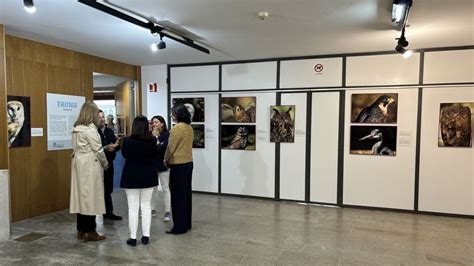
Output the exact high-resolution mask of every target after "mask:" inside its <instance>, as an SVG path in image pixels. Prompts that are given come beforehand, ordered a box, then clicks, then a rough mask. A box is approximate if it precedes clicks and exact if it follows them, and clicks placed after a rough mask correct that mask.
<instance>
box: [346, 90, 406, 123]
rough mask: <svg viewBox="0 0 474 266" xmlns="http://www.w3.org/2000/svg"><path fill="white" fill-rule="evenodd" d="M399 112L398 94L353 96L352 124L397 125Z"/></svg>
mask: <svg viewBox="0 0 474 266" xmlns="http://www.w3.org/2000/svg"><path fill="white" fill-rule="evenodd" d="M397 110H398V94H397V93H386V94H380V93H367V94H352V108H351V122H352V123H367V124H393V123H397Z"/></svg>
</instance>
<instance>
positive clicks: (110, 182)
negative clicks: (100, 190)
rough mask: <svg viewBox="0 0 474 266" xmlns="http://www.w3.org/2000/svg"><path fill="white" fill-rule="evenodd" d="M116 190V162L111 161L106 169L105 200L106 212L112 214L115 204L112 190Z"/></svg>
mask: <svg viewBox="0 0 474 266" xmlns="http://www.w3.org/2000/svg"><path fill="white" fill-rule="evenodd" d="M113 191H114V162H113V161H112V162H109V168H108V169H107V170H106V171H104V200H105V213H108V214H111V213H113V212H114V205H113V203H112V192H113Z"/></svg>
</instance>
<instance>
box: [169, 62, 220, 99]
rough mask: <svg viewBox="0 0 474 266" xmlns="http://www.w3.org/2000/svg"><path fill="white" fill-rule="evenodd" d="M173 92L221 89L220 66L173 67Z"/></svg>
mask: <svg viewBox="0 0 474 266" xmlns="http://www.w3.org/2000/svg"><path fill="white" fill-rule="evenodd" d="M170 71H171V73H170V75H171V92H184V91H189V92H196V91H218V90H219V66H218V65H210V66H191V67H172V68H171V70H170Z"/></svg>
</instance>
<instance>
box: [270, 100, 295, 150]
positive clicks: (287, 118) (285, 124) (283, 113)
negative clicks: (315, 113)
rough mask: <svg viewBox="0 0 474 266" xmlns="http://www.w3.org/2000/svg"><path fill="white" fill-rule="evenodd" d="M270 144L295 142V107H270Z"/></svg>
mask: <svg viewBox="0 0 474 266" xmlns="http://www.w3.org/2000/svg"><path fill="white" fill-rule="evenodd" d="M270 142H295V106H294V105H272V106H271V107H270Z"/></svg>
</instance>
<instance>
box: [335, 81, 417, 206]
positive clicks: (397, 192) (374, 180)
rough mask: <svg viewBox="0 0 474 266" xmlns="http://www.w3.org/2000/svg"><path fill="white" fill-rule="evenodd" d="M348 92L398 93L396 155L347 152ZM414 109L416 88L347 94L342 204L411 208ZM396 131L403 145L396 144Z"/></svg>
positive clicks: (398, 140) (349, 114) (414, 138)
mask: <svg viewBox="0 0 474 266" xmlns="http://www.w3.org/2000/svg"><path fill="white" fill-rule="evenodd" d="M352 93H358V94H360V93H398V122H397V124H396V125H397V153H396V156H379V155H355V154H350V153H349V152H350V149H349V147H350V120H351V119H350V118H351V94H352ZM417 106H418V89H398V90H397V89H386V90H357V91H356V90H348V91H347V93H346V106H345V131H344V132H345V133H344V196H343V201H344V202H343V203H344V204H346V205H358V206H369V207H381V208H394V209H405V210H413V209H414V187H415V153H416V126H417ZM359 125H360V124H359ZM387 125H395V124H387ZM400 132H402V133H403V135H404V137H403V142H404V143H403V145H401V143H400Z"/></svg>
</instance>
